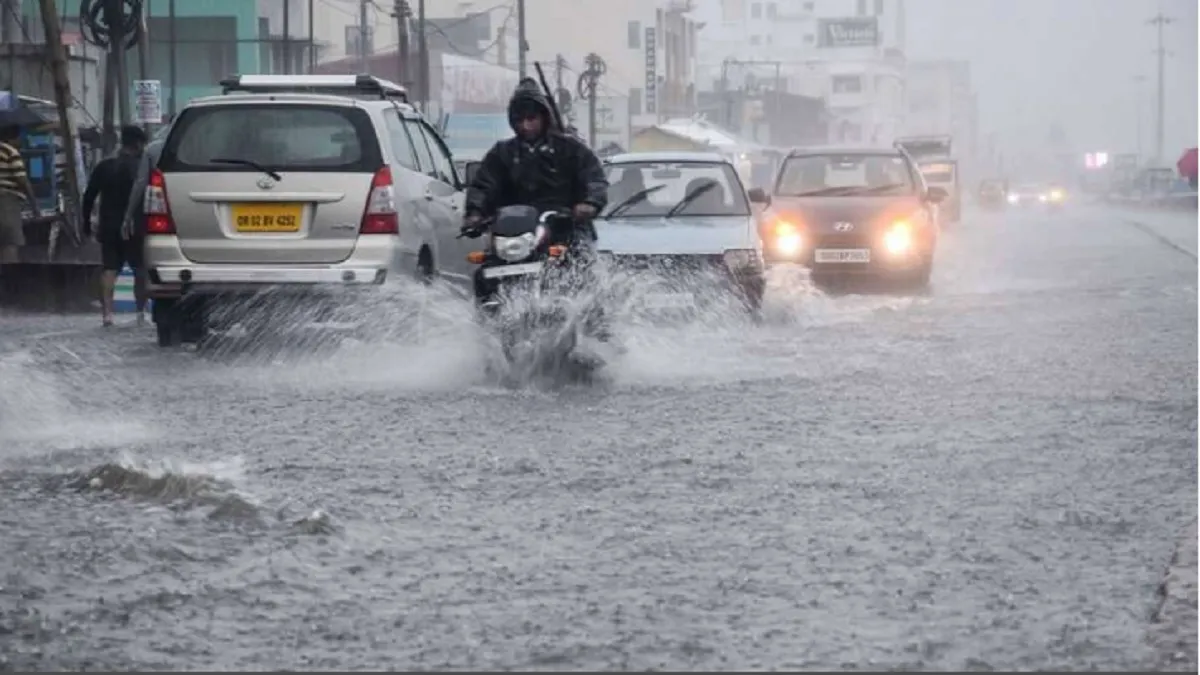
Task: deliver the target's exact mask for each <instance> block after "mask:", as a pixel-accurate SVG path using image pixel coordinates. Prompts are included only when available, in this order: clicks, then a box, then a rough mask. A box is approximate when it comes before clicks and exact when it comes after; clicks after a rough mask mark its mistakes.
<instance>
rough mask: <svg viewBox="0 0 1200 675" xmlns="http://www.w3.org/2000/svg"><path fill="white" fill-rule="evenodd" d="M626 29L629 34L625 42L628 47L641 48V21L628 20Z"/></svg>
mask: <svg viewBox="0 0 1200 675" xmlns="http://www.w3.org/2000/svg"><path fill="white" fill-rule="evenodd" d="M628 31H629V35H628V37H627V43H628V45H629V48H630V49H641V48H642V22H641V21H630V22H629V28H628Z"/></svg>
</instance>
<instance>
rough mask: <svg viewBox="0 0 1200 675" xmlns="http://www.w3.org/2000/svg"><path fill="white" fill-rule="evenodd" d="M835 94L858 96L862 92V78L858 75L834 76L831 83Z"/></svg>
mask: <svg viewBox="0 0 1200 675" xmlns="http://www.w3.org/2000/svg"><path fill="white" fill-rule="evenodd" d="M831 84H832V85H833V93H835V94H858V93H861V92H862V77H860V76H858V75H834V76H833V80H832V82H831Z"/></svg>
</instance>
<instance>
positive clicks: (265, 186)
mask: <svg viewBox="0 0 1200 675" xmlns="http://www.w3.org/2000/svg"><path fill="white" fill-rule="evenodd" d="M273 187H275V181H273V180H271V179H270V178H267V177H266V176H263V177H262V178H259V179H258V189H260V190H270V189H271V188H273Z"/></svg>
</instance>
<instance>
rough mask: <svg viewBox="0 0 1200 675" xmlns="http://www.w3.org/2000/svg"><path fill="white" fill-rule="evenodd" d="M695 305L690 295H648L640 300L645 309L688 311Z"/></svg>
mask: <svg viewBox="0 0 1200 675" xmlns="http://www.w3.org/2000/svg"><path fill="white" fill-rule="evenodd" d="M695 304H696V300H695V298H693V297H692V294H691V293H650V294H648V295H646V296H645V297H643V298H642V306H643V307H645V308H646V309H660V310H661V309H690V308H691V307H693V306H694V305H695Z"/></svg>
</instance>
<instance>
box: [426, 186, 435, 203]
mask: <svg viewBox="0 0 1200 675" xmlns="http://www.w3.org/2000/svg"><path fill="white" fill-rule="evenodd" d="M425 201H429V202H431V201H433V190H431V189H430V188H425Z"/></svg>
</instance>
